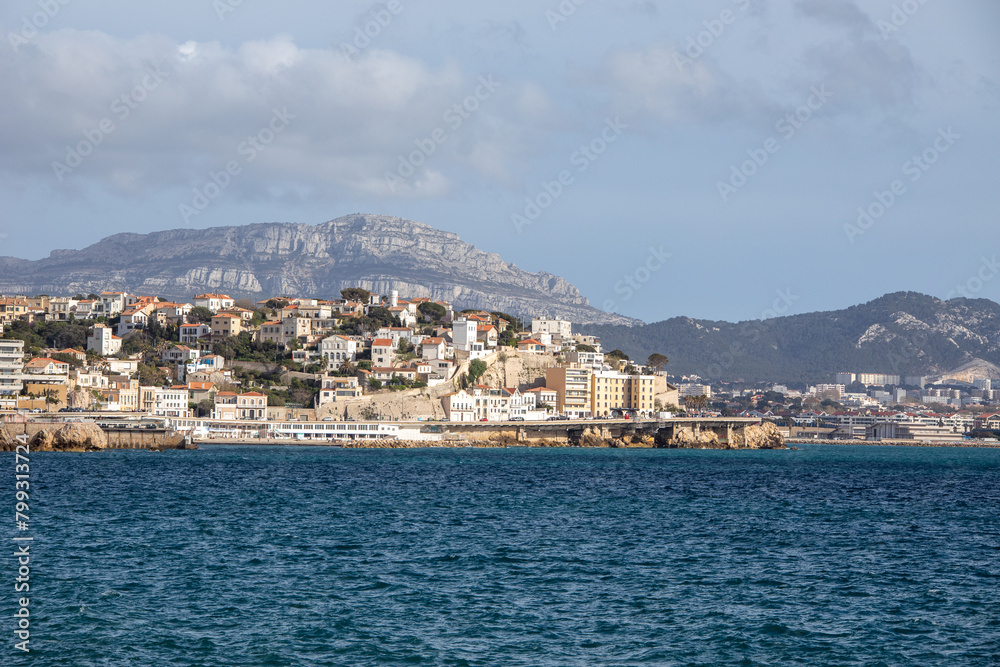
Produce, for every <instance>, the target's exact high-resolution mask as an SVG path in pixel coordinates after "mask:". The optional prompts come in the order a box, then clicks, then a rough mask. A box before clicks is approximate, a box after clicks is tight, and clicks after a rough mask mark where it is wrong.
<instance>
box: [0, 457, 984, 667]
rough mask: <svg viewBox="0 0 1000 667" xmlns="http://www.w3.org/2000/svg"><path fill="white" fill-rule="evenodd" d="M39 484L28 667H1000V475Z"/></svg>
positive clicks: (91, 461) (601, 467) (699, 472)
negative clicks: (609, 666) (999, 602)
mask: <svg viewBox="0 0 1000 667" xmlns="http://www.w3.org/2000/svg"><path fill="white" fill-rule="evenodd" d="M3 457H4V459H5V460H7V459H9V461H8V464H7V467H8V470H9V473H4V474H3V476H2V478H3V479H5V480H7V482H5V485H6V486H7V488H8V489H9V492H7V491H5V492H4V493H3V494H0V497H5V498H7V499H8V502H9V503H10V510H11V514H13V510H14V507H13V506H14V499H13V495H14V491H13V489H14V460H13V458H14V457H13V454H4V455H3ZM31 474H32V481H31V502H30V518H31V527H30V534H31V535H32V536H34V538H35V541H34V542H33V543H32V546H31V574H30V585H31V591H30V612H31V617H30V618H31V626H30V632H31V639H30V648H31V653H30V654H27V655H25V654H22V653H21V652H20V651H17V650H16V649H14V643H15V642H16V641H17V639H16V637H15V635H14V628H15V625H16V623H17V621H16V619H15V618H14V616H13V614H14V610H15V609H16V605H17V602H16V600H17V598H18V597H20V595H21V594H17V593H15V592H14V591H13V583H12V582H13V580H14V577H15V576H16V571H17V564H16V562H15V561H16V558H14V557H13V556H10V555H5V556H4V557H2V558H0V573H2V576H0V581H4V582H7V583H6V584H4V585H3V586H0V590H2V591H3V593H2V594H0V608H2V609H3V610H5V611H6V613H3V618H4V619H6V620H4V621H2V622H0V637H2V638H3V645H2V646H0V665H29V664H30V665H67V666H73V667H80V666H89V665H115V666H119V665H157V666H159V665H212V666H215V665H219V666H227V667H228V666H235V665H497V666H501V665H502V666H505V667H513V666H517V665H732V664H736V665H796V664H801V665H989V664H1000V605H998V601H997V598H998V584H1000V521H998V508H1000V451H996V450H983V449H918V448H890V447H832V446H821V445H815V446H804V447H802V449H801V451H738V452H727V451H695V450H680V451H677V450H672V451H667V450H627V451H620V450H579V449H555V450H549V449H500V450H475V449H460V450H433V449H428V450H374V451H369V450H339V449H327V448H260V447H221V446H216V447H205V448H203V449H201V450H198V451H171V452H165V453H149V452H138V451H112V452H104V453H99V454H33V455H32V456H31ZM10 525H11V530H10V531H9V534H10V535H11V536H13V535H15V534H16V533H15V531H14V530H13V517H11V524H10ZM8 544H10V545H13V544H14V543H13V542H8ZM13 551H14V549H13V548H10V549H4V550H3V552H4V553H5V554H11V553H13ZM3 625H5V626H6V627H2V626H3Z"/></svg>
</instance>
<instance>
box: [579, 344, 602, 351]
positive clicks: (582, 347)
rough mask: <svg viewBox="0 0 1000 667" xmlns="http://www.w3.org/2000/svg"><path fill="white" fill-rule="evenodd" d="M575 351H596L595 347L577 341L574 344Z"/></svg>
mask: <svg viewBox="0 0 1000 667" xmlns="http://www.w3.org/2000/svg"><path fill="white" fill-rule="evenodd" d="M576 351H577V352H597V348H596V347H594V346H593V345H587V344H585V343H578V344H577V346H576Z"/></svg>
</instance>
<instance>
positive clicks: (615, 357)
mask: <svg viewBox="0 0 1000 667" xmlns="http://www.w3.org/2000/svg"><path fill="white" fill-rule="evenodd" d="M604 360H605V361H609V362H618V361H628V360H629V358H628V355H627V354H625V353H624V352H622V351H621V350H611V351H610V352H605V353H604Z"/></svg>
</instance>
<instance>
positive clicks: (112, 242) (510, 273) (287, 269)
mask: <svg viewBox="0 0 1000 667" xmlns="http://www.w3.org/2000/svg"><path fill="white" fill-rule="evenodd" d="M352 286H360V287H364V288H365V289H368V290H371V291H373V292H377V293H380V294H388V292H389V291H390V290H391V289H396V290H399V293H400V295H402V296H409V297H431V298H432V299H445V300H448V301H450V302H452V303H453V304H455V305H456V306H458V307H460V308H483V309H487V310H502V311H505V312H509V313H511V314H523V315H526V316H532V315H535V316H551V317H559V318H564V319H569V320H572V321H574V322H581V323H582V322H594V323H607V324H612V323H615V324H626V325H628V324H635V323H636V322H637V321H636V320H631V319H629V318H626V317H622V316H619V315H612V314H608V313H605V312H603V311H600V310H598V309H596V308H593V307H591V306H590V305H589V304H588V302H587V299H585V298H584V297H583V296H582V295H581V294H580V292H579V290H577V288H576V287H574V286H573V285H572V284H570V283H569V282H567V281H566V280H564V279H563V278H560V277H559V276H555V275H552V274H550V273H544V272H542V273H530V272H527V271H523V270H521V269H519V268H518V267H516V266H515V265H513V264H509V263H507V262H504V261H503V260H502V259H501V258H500V256H499V255H496V254H494V253H486V252H483V251H481V250H479V249H477V248H476V247H475V246H473V245H470V244H468V243H464V242H463V241H462V240H461V239H460V238H459V237H458V236H457V235H456V234H451V233H448V232H442V231H439V230H436V229H433V228H432V227H429V226H427V225H425V224H421V223H418V222H413V221H411V220H404V219H402V218H393V217H388V216H378V215H350V216H345V217H342V218H338V219H336V220H332V221H330V222H326V223H323V224H320V225H304V224H290V223H265V224H253V225H245V226H240V227H213V228H209V229H198V230H195V229H176V230H171V231H164V232H155V233H152V234H116V235H114V236H109V237H107V238H105V239H103V240H101V241H99V242H98V243H95V244H94V245H92V246H90V247H88V248H84V249H83V250H57V251H54V252H53V253H52V254H51V255H50V256H49V257H47V258H45V259H42V260H38V261H28V260H23V259H16V258H10V257H5V258H0V293H5V294H39V293H45V294H75V293H77V292H82V293H88V292H94V291H101V290H127V291H130V292H135V293H139V294H155V295H159V296H163V297H168V298H176V299H190V298H191V297H192V296H193V295H195V294H197V293H200V292H206V291H212V292H224V293H227V294H230V295H232V296H233V297H235V298H240V297H249V298H257V299H260V298H264V297H269V296H275V295H284V294H292V295H299V296H307V297H318V298H333V297H337V296H339V292H340V290H341V289H342V288H344V287H352Z"/></svg>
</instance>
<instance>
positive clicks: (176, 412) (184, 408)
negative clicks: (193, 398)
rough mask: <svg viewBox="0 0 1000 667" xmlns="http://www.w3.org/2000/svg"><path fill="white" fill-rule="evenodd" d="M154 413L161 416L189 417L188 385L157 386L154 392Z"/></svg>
mask: <svg viewBox="0 0 1000 667" xmlns="http://www.w3.org/2000/svg"><path fill="white" fill-rule="evenodd" d="M153 401H154V407H153V414H154V415H158V416H160V417H187V416H188V390H187V385H180V386H177V387H162V388H157V389H156V391H155V392H154V399H153Z"/></svg>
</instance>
